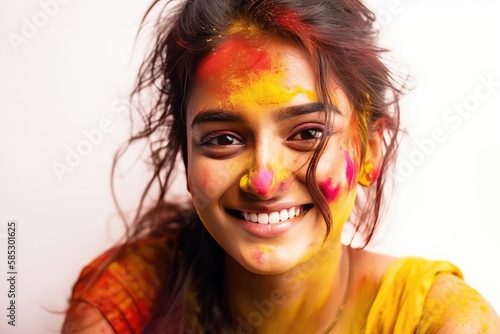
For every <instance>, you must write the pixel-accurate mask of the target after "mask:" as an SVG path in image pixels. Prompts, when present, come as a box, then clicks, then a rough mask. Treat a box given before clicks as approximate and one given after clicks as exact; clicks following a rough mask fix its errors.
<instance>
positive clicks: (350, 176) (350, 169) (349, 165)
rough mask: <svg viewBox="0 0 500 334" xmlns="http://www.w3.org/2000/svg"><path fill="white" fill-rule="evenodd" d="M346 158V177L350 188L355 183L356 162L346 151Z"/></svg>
mask: <svg viewBox="0 0 500 334" xmlns="http://www.w3.org/2000/svg"><path fill="white" fill-rule="evenodd" d="M344 158H345V162H346V168H345V177H346V179H347V184H348V185H349V188H351V187H352V186H353V181H354V174H355V173H354V162H353V161H352V159H351V155H350V154H349V152H348V151H344Z"/></svg>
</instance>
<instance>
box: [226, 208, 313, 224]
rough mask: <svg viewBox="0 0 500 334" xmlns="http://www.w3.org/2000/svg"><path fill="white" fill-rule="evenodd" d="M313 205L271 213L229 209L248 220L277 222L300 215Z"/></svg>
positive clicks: (267, 222) (264, 222) (235, 214)
mask: <svg viewBox="0 0 500 334" xmlns="http://www.w3.org/2000/svg"><path fill="white" fill-rule="evenodd" d="M311 207H312V205H310V204H307V205H300V206H293V207H291V208H288V209H282V210H280V211H274V212H270V213H265V212H250V211H240V210H229V211H230V213H231V214H232V215H234V216H236V217H238V218H243V219H244V220H246V221H247V222H252V223H258V224H263V225H265V224H277V223H280V222H284V221H287V220H290V219H293V218H295V217H297V216H300V215H301V214H303V213H304V212H306V211H308V210H309V209H310V208H311Z"/></svg>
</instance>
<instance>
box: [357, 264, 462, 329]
mask: <svg viewBox="0 0 500 334" xmlns="http://www.w3.org/2000/svg"><path fill="white" fill-rule="evenodd" d="M447 274H450V275H454V276H457V277H459V278H463V275H462V273H461V272H460V270H459V269H458V268H457V267H455V266H454V265H452V264H451V263H449V262H446V261H428V260H425V259H421V258H402V259H399V260H396V261H395V262H394V263H393V264H391V265H390V266H389V268H388V269H387V271H386V272H385V273H384V276H383V277H382V281H381V284H380V289H379V291H378V293H377V296H376V298H375V300H374V302H373V304H372V307H371V309H370V313H369V315H368V318H367V321H366V327H365V333H366V334H413V333H415V334H424V333H426V332H427V329H428V328H431V327H432V326H433V324H431V323H425V322H426V319H429V318H426V317H422V318H421V316H422V311H423V309H424V306H425V300H426V297H427V294H428V293H429V290H430V289H431V287H432V285H433V284H434V282H435V281H436V279H437V278H438V277H440V276H441V275H447Z"/></svg>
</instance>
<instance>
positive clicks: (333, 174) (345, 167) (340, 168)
mask: <svg viewBox="0 0 500 334" xmlns="http://www.w3.org/2000/svg"><path fill="white" fill-rule="evenodd" d="M339 153H341V154H337V159H334V160H333V162H332V163H331V164H330V166H332V167H331V170H330V171H329V173H325V174H327V175H323V176H322V177H320V176H318V186H319V189H320V190H321V192H322V193H323V196H325V199H326V200H327V202H329V203H331V202H334V201H336V200H337V199H338V198H339V196H340V194H341V193H342V192H348V191H350V190H351V189H353V188H354V187H355V186H356V182H355V181H356V178H355V175H356V166H355V164H354V161H353V159H352V158H351V155H350V153H349V151H347V150H344V149H342V148H340V151H339ZM339 160H340V162H337V161H339Z"/></svg>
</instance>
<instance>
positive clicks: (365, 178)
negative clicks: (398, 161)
mask: <svg viewBox="0 0 500 334" xmlns="http://www.w3.org/2000/svg"><path fill="white" fill-rule="evenodd" d="M383 136H384V128H383V127H381V128H380V129H379V130H378V131H375V132H373V133H371V134H370V137H369V138H368V145H367V148H366V153H365V158H364V160H363V163H362V164H361V168H360V170H359V175H358V183H359V184H361V185H362V186H365V187H369V186H371V185H372V184H374V183H375V182H376V181H377V179H378V177H379V175H380V167H381V166H382V160H383V156H382V141H383Z"/></svg>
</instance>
